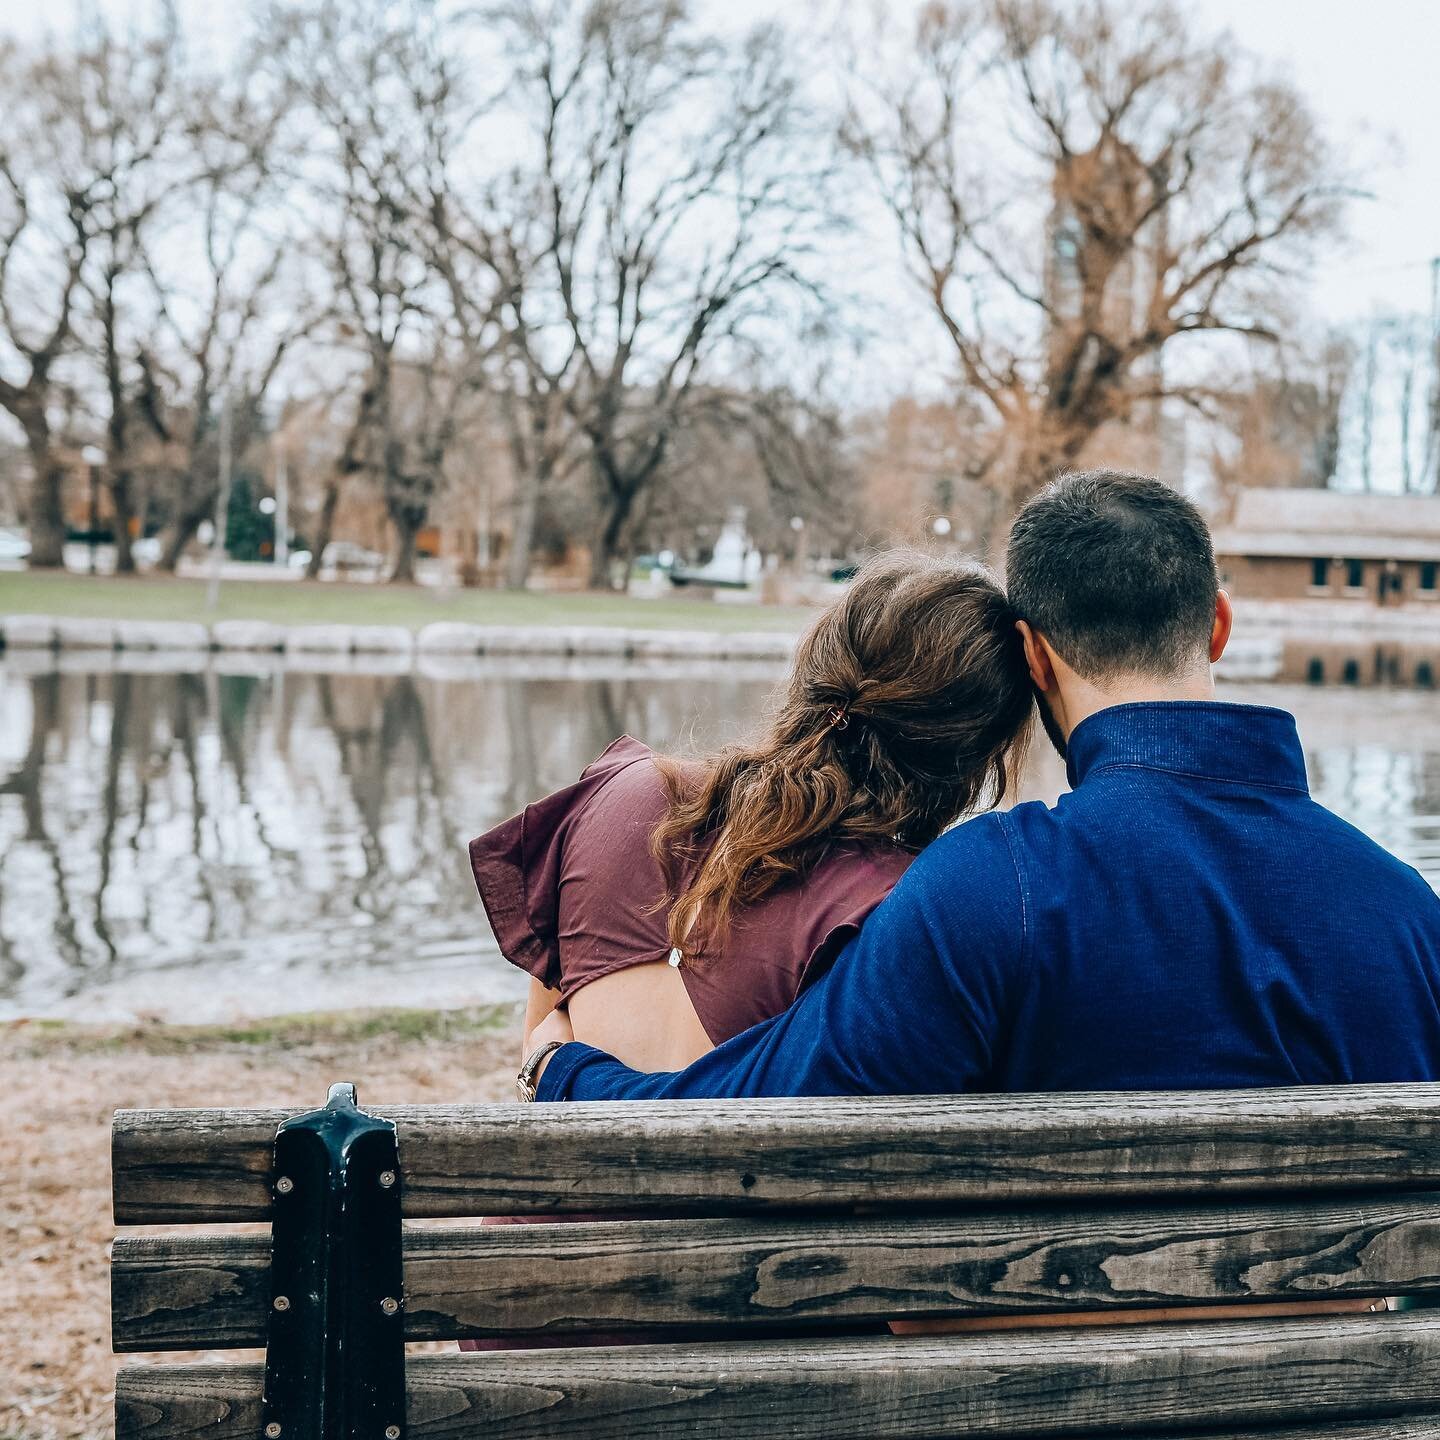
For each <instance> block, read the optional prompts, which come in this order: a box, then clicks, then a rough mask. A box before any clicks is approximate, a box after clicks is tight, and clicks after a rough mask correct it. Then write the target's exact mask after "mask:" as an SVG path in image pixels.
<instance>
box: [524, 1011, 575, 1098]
mask: <svg viewBox="0 0 1440 1440" xmlns="http://www.w3.org/2000/svg"><path fill="white" fill-rule="evenodd" d="M574 1038H575V1027H574V1026H573V1025H571V1023H570V1016H569V1014H568V1012H566V1011H564V1010H552V1011H551V1012H550V1013H549V1014H548V1015H547V1016H546V1017H545V1018H544V1019H543V1020H542V1021H541V1022H540V1023H539V1024H538V1025H537V1026H536V1027H535V1028H534V1029H533V1030H532V1031H531V1032H530V1035H529V1038H528V1039H527V1040H526V1042H525V1053H526V1054H527V1055H533V1054H534V1053H535V1052H536V1051H537V1050H538V1049H540V1047H541V1046H542V1045H548V1044H549V1043H550V1042H551V1041H552V1040H553V1041H556V1042H557V1043H559V1044H561V1045H568V1044H569V1043H570V1042H571V1041H572V1040H573V1039H574ZM554 1058H555V1052H554V1051H553V1050H552V1051H551V1052H550V1054H548V1055H547V1056H546V1057H545V1059H544V1060H543V1061H542V1062H541V1065H540V1068H539V1069H538V1070H537V1071H536V1072H535V1080H536V1082H537V1083H538V1082H539V1079H540V1077H541V1076H542V1075H543V1074H544V1073H545V1066H546V1065H548V1064H549V1063H550V1062H551V1060H553V1059H554Z"/></svg>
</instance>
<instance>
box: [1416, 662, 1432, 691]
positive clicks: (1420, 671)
mask: <svg viewBox="0 0 1440 1440" xmlns="http://www.w3.org/2000/svg"><path fill="white" fill-rule="evenodd" d="M1415 683H1416V684H1417V685H1418V686H1420V688H1421V689H1422V690H1432V689H1434V687H1435V670H1434V667H1433V666H1432V665H1431V664H1430V662H1429V661H1428V660H1422V661H1421V662H1420V663H1419V664H1418V665H1417V666H1416V667H1415Z"/></svg>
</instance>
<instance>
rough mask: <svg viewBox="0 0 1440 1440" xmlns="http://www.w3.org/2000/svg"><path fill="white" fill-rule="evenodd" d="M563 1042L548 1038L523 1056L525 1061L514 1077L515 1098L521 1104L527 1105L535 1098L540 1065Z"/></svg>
mask: <svg viewBox="0 0 1440 1440" xmlns="http://www.w3.org/2000/svg"><path fill="white" fill-rule="evenodd" d="M563 1043H564V1042H563V1041H561V1040H550V1041H547V1042H546V1043H545V1044H544V1045H542V1046H541V1047H540V1048H539V1049H538V1050H534V1051H532V1052H531V1053H530V1054H529V1055H527V1056H526V1057H525V1063H524V1064H523V1065H522V1066H521V1067H520V1073H519V1074H518V1075H517V1076H516V1077H515V1098H516V1099H517V1100H520V1101H521V1102H522V1103H523V1104H526V1105H529V1104H530V1103H532V1102H533V1101H534V1099H535V1077H536V1075H538V1074H539V1072H540V1067H541V1066H542V1065H543V1064H544V1063H545V1061H546V1060H547V1059H548V1058H549V1056H550V1055H551V1054H552V1053H553V1052H554V1051H556V1050H558V1049H560V1047H561V1045H562V1044H563Z"/></svg>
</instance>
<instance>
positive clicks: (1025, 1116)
mask: <svg viewBox="0 0 1440 1440" xmlns="http://www.w3.org/2000/svg"><path fill="white" fill-rule="evenodd" d="M376 1113H377V1114H380V1115H383V1116H385V1117H388V1118H392V1119H394V1120H395V1122H396V1124H397V1126H398V1127H399V1133H400V1155H401V1164H402V1169H403V1171H404V1181H405V1183H404V1206H405V1213H406V1214H407V1215H408V1216H411V1217H412V1218H429V1217H448V1216H476V1215H500V1214H531V1215H544V1214H557V1213H566V1212H570V1213H574V1212H605V1211H635V1210H643V1209H654V1210H667V1209H669V1210H673V1209H676V1208H689V1209H694V1210H697V1211H707V1212H710V1213H736V1212H743V1211H754V1210H762V1209H767V1208H787V1207H788V1208H800V1209H806V1210H813V1209H817V1208H826V1207H830V1208H846V1207H853V1206H868V1207H877V1206H878V1207H894V1206H914V1205H920V1204H930V1205H977V1206H978V1205H997V1204H1015V1203H1020V1202H1029V1201H1045V1202H1049V1203H1051V1204H1054V1203H1058V1202H1061V1201H1067V1202H1068V1201H1081V1200H1100V1199H1120V1198H1126V1197H1130V1198H1151V1199H1156V1198H1161V1197H1166V1196H1170V1197H1182V1196H1186V1195H1195V1194H1201V1193H1204V1194H1212V1195H1213V1194H1217V1193H1221V1192H1224V1193H1235V1194H1239V1193H1256V1194H1258V1193H1262V1192H1272V1193H1273V1192H1286V1191H1290V1192H1295V1191H1300V1192H1310V1191H1313V1190H1314V1189H1316V1188H1317V1187H1323V1188H1329V1189H1336V1188H1368V1189H1377V1190H1386V1189H1394V1188H1396V1187H1406V1188H1411V1189H1425V1188H1440V1086H1432V1085H1370V1086H1367V1085H1361V1086H1353V1087H1343V1088H1331V1089H1297V1090H1270V1091H1232V1092H1215V1091H1199V1092H1184V1093H1176V1094H1101V1095H1013V1096H954V1097H943V1098H939V1097H937V1098H925V1099H884V1098H877V1099H865V1100H825V1101H815V1100H765V1101H747V1102H739V1103H737V1102H730V1103H725V1104H710V1103H701V1102H695V1101H681V1102H669V1103H645V1104H622V1105H579V1106H556V1107H549V1106H538V1107H532V1108H531V1109H530V1110H529V1111H526V1112H520V1111H518V1110H517V1107H515V1106H512V1105H476V1106H393V1107H380V1108H379V1109H377V1111H376ZM284 1118H285V1116H284V1114H283V1113H282V1112H280V1111H276V1110H251V1111H221V1110H179V1111H120V1112H119V1113H118V1114H117V1115H116V1118H115V1127H114V1132H113V1163H114V1177H115V1219H116V1221H117V1223H119V1224H174V1223H178V1224H188V1223H211V1222H215V1221H229V1220H264V1219H266V1218H268V1216H269V1213H270V1193H269V1187H268V1176H269V1168H270V1151H271V1145H272V1143H273V1140H274V1135H275V1129H276V1127H277V1126H278V1125H279V1123H280V1122H281V1120H282V1119H284Z"/></svg>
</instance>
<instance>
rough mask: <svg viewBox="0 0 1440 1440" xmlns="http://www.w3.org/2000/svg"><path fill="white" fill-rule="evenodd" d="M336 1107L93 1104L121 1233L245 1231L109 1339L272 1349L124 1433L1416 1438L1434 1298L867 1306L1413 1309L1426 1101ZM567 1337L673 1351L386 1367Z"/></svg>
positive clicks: (160, 1345) (250, 1438) (1374, 1090)
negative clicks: (797, 1331) (995, 1326)
mask: <svg viewBox="0 0 1440 1440" xmlns="http://www.w3.org/2000/svg"><path fill="white" fill-rule="evenodd" d="M347 1094H348V1095H352V1096H353V1092H350V1091H349V1087H345V1086H337V1087H336V1088H335V1090H333V1091H332V1095H331V1102H330V1105H329V1106H328V1107H327V1108H326V1109H325V1110H323V1111H319V1112H316V1113H315V1114H314V1115H311V1116H306V1117H299V1118H298V1119H297V1120H293V1121H291V1122H289V1123H288V1124H287V1125H286V1126H285V1128H284V1129H283V1130H281V1132H280V1134H279V1136H278V1137H277V1134H276V1131H277V1127H280V1126H281V1122H282V1121H284V1120H285V1118H286V1117H285V1116H284V1115H283V1114H281V1113H279V1112H275V1111H269V1110H181V1111H134V1110H132V1111H121V1112H120V1113H119V1114H117V1115H116V1117H115V1128H114V1176H115V1219H116V1222H117V1223H118V1224H120V1225H156V1224H160V1225H176V1224H183V1225H200V1224H203V1225H210V1224H214V1223H217V1222H218V1223H221V1224H224V1223H226V1222H232V1221H267V1220H268V1221H271V1222H272V1232H271V1234H270V1235H266V1234H263V1233H254V1232H249V1233H245V1232H236V1231H234V1230H231V1231H230V1232H229V1233H227V1232H226V1231H225V1230H224V1229H220V1230H212V1231H208V1232H202V1233H194V1232H188V1233H183V1234H180V1235H168V1236H163V1237H158V1238H157V1237H154V1236H144V1237H138V1236H137V1237H128V1238H121V1239H119V1240H117V1241H116V1243H115V1248H114V1266H113V1310H114V1316H113V1321H114V1343H115V1348H116V1349H117V1350H119V1351H160V1350H174V1349H186V1350H224V1349H235V1348H243V1347H259V1346H262V1345H266V1346H268V1349H267V1352H266V1361H265V1363H264V1364H261V1363H260V1362H259V1361H250V1362H230V1363H223V1362H222V1363H216V1362H210V1361H207V1362H205V1363H199V1364H154V1363H150V1364H144V1365H131V1366H127V1367H125V1368H124V1369H122V1370H121V1372H120V1376H119V1380H118V1384H117V1387H116V1434H117V1436H119V1437H121V1440H132V1437H141V1436H143V1437H147V1440H171V1437H174V1440H179V1437H182V1436H183V1437H187V1440H188V1437H214V1440H261V1437H268V1440H302V1437H304V1440H321V1437H325V1440H340V1437H345V1440H362V1437H363V1440H401V1437H415V1440H420V1437H456V1440H458V1437H462V1436H464V1437H477V1440H478V1437H487V1440H488V1437H496V1440H511V1437H516V1440H519V1437H524V1440H539V1437H565V1440H581V1437H587V1440H590V1437H593V1440H659V1437H670V1436H687V1437H689V1436H694V1437H715V1440H719V1437H726V1440H732V1437H736V1440H774V1437H781V1436H800V1437H814V1440H884V1437H893V1440H901V1437H906V1440H909V1437H942V1436H978V1435H1029V1436H1035V1435H1061V1434H1077V1433H1078V1434H1096V1433H1121V1432H1124V1433H1126V1434H1128V1435H1146V1434H1154V1435H1159V1434H1162V1433H1169V1434H1174V1433H1176V1432H1196V1431H1209V1432H1212V1433H1217V1434H1224V1435H1236V1434H1250V1433H1254V1434H1256V1435H1259V1434H1261V1433H1263V1434H1264V1435H1266V1436H1271V1437H1273V1436H1276V1435H1288V1436H1292V1437H1299V1436H1301V1435H1306V1436H1308V1435H1334V1436H1345V1437H1355V1440H1437V1437H1440V1310H1426V1309H1423V1308H1414V1309H1411V1310H1408V1311H1406V1312H1403V1313H1379V1314H1346V1315H1328V1316H1318V1317H1317V1316H1314V1315H1310V1316H1294V1317H1291V1318H1274V1317H1273V1316H1272V1315H1263V1312H1262V1316H1263V1318H1245V1319H1233V1320H1217V1321H1211V1322H1208V1323H1195V1322H1192V1323H1188V1324H1164V1325H1143V1326H1141V1325H1121V1326H1115V1327H1108V1326H1093V1325H1092V1326H1086V1327H1084V1328H1075V1329H1048V1330H1030V1331H1020V1330H1010V1331H1006V1332H1003V1333H1001V1332H996V1333H966V1334H950V1335H942V1336H937V1335H928V1336H927V1335H917V1336H904V1335H902V1336H896V1335H891V1334H889V1333H888V1332H887V1331H886V1330H885V1326H884V1323H883V1322H885V1321H887V1320H898V1319H910V1320H914V1319H922V1318H926V1317H934V1316H958V1315H971V1316H973V1315H999V1316H1015V1315H1025V1314H1034V1313H1038V1312H1054V1311H1066V1310H1070V1311H1095V1310H1109V1309H1112V1308H1118V1309H1136V1308H1143V1307H1154V1306H1165V1307H1169V1306H1191V1307H1193V1306H1204V1305H1213V1304H1216V1303H1223V1304H1234V1303H1240V1304H1244V1305H1255V1306H1257V1307H1260V1306H1264V1305H1265V1304H1266V1303H1267V1302H1269V1303H1272V1304H1273V1303H1274V1302H1292V1301H1295V1300H1314V1299H1317V1298H1327V1297H1329V1298H1336V1297H1345V1296H1349V1297H1361V1296H1367V1297H1381V1296H1389V1295H1411V1296H1423V1295H1425V1294H1426V1293H1434V1292H1436V1291H1440V1085H1394V1086H1385V1085H1380V1086H1355V1087H1349V1088H1336V1089H1308V1090H1271V1091H1256V1092H1228V1093H1222V1092H1210V1093H1186V1094H1105V1095H1027V1096H998V1097H997V1096H961V1097H949V1098H933V1099H868V1100H829V1101H826V1100H772V1101H747V1102H729V1103H702V1102H696V1101H692V1102H679V1103H666V1104H617V1105H560V1106H546V1105H532V1106H524V1107H521V1106H515V1105H475V1106H438V1105H437V1106H424V1105H422V1106H416V1105H408V1106H407V1105H397V1106H384V1107H381V1113H382V1114H383V1116H384V1117H385V1119H384V1120H383V1121H382V1120H376V1119H374V1118H372V1117H367V1116H366V1115H365V1114H364V1113H363V1112H359V1111H355V1110H354V1109H353V1108H351V1107H350V1105H349V1104H348V1103H347ZM390 1122H393V1124H392V1123H390ZM397 1144H398V1151H397ZM647 1211H648V1212H655V1213H656V1216H657V1218H654V1219H634V1218H631V1219H629V1220H627V1221H626V1222H624V1223H586V1222H580V1223H574V1224H550V1225H546V1224H538V1225H502V1226H485V1227H481V1226H480V1225H478V1224H471V1225H467V1226H463V1227H461V1226H456V1225H450V1226H434V1225H431V1226H422V1225H410V1224H407V1225H405V1226H403V1228H402V1224H401V1216H404V1217H405V1218H406V1219H407V1220H410V1221H425V1220H435V1219H441V1218H453V1217H467V1216H468V1217H475V1216H480V1215H531V1216H533V1215H557V1214H561V1213H566V1212H568V1213H571V1214H575V1213H584V1214H592V1215H593V1214H604V1213H613V1214H623V1215H626V1216H630V1217H634V1216H635V1215H636V1214H637V1213H644V1212H647ZM677 1214H683V1215H684V1216H685V1218H674V1217H675V1216H676V1215H677ZM272 1243H273V1255H272ZM777 1325H779V1326H791V1327H805V1328H808V1329H809V1330H810V1331H811V1333H810V1334H809V1335H807V1336H806V1337H805V1338H793V1337H790V1336H784V1335H782V1336H778V1337H777V1336H776V1334H775V1327H776V1326H777ZM827 1327H828V1331H829V1333H826V1332H827ZM867 1329H868V1330H869V1331H871V1332H873V1333H855V1332H856V1331H857V1330H859V1331H861V1332H864V1331H866V1330H867ZM584 1330H591V1331H593V1330H602V1331H605V1332H622V1331H634V1330H641V1331H645V1332H647V1333H652V1334H653V1332H656V1331H666V1330H668V1331H669V1332H670V1334H671V1336H672V1338H671V1339H670V1340H668V1341H667V1342H666V1343H646V1344H642V1345H634V1346H618V1345H616V1346H608V1347H605V1348H593V1347H592V1348H578V1349H553V1348H552V1349H529V1350H524V1349H514V1350H506V1351H501V1352H493V1353H484V1354H461V1353H459V1352H458V1351H453V1350H452V1351H447V1353H433V1350H434V1347H430V1349H429V1350H428V1351H425V1352H420V1353H411V1354H410V1355H409V1356H408V1358H407V1355H406V1351H405V1342H407V1341H424V1340H454V1339H458V1338H460V1337H462V1336H474V1337H484V1336H503V1337H509V1338H510V1339H511V1340H512V1341H518V1342H520V1343H522V1344H523V1343H524V1342H525V1340H526V1338H527V1337H540V1336H546V1337H548V1336H558V1335H565V1334H566V1333H572V1332H575V1331H584ZM747 1330H748V1331H749V1332H750V1334H751V1336H752V1337H753V1336H755V1335H756V1334H759V1335H761V1336H762V1337H764V1338H749V1339H746V1338H744V1337H745V1332H746V1331H747ZM838 1330H848V1331H849V1332H851V1333H848V1334H840V1333H837V1331H838ZM697 1334H698V1335H699V1337H700V1338H697Z"/></svg>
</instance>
